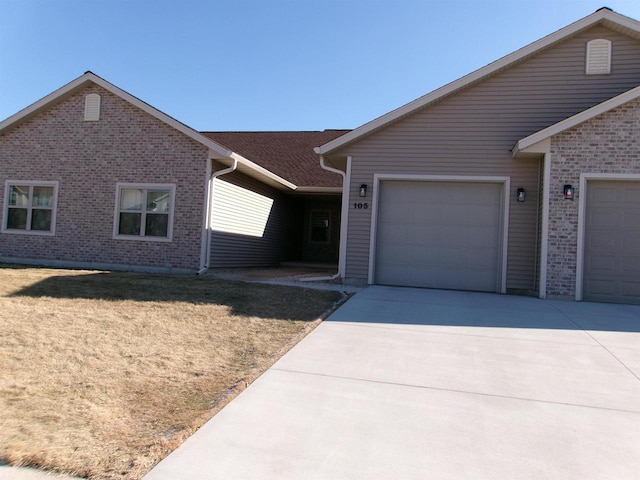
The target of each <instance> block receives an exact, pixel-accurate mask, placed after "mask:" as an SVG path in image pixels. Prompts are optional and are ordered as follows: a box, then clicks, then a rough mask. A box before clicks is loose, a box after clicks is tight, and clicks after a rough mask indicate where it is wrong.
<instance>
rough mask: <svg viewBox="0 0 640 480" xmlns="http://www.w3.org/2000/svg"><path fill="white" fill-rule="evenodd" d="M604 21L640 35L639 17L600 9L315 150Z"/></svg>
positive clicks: (346, 140) (322, 151)
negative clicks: (636, 18)
mask: <svg viewBox="0 0 640 480" xmlns="http://www.w3.org/2000/svg"><path fill="white" fill-rule="evenodd" d="M601 22H602V23H605V24H609V25H611V24H613V25H616V26H618V27H620V28H623V29H627V30H630V31H633V32H634V33H636V34H638V35H640V22H638V21H637V20H634V19H632V18H629V17H626V16H624V15H621V14H619V13H616V12H614V11H613V10H611V9H610V8H609V7H602V8H599V9H598V10H596V11H595V12H594V13H592V14H590V15H588V16H586V17H584V18H582V19H580V20H577V21H575V22H573V23H571V24H569V25H567V26H565V27H563V28H561V29H560V30H557V31H555V32H553V33H551V34H549V35H546V36H544V37H542V38H541V39H539V40H536V41H535V42H533V43H530V44H528V45H526V46H524V47H522V48H520V49H518V50H516V51H514V52H512V53H510V54H508V55H506V56H504V57H501V58H499V59H498V60H495V61H493V62H491V63H489V64H488V65H485V66H484V67H482V68H479V69H478V70H475V71H473V72H471V73H469V74H467V75H465V76H463V77H460V78H459V79H457V80H454V81H453V82H450V83H448V84H446V85H444V86H442V87H439V88H437V89H436V90H433V91H432V92H430V93H427V94H426V95H423V96H421V97H419V98H417V99H416V100H413V101H412V102H409V103H407V104H405V105H403V106H401V107H399V108H397V109H395V110H392V111H391V112H389V113H387V114H385V115H382V116H380V117H378V118H376V119H374V120H372V121H370V122H367V123H365V124H363V125H361V126H360V127H358V128H356V129H354V130H352V131H351V132H349V133H346V134H345V135H343V136H341V137H339V138H336V139H334V140H332V141H330V142H327V143H325V144H322V145H320V146H319V147H316V148H315V152H316V154H318V155H327V154H330V153H332V152H334V151H336V150H337V149H339V148H341V147H344V146H345V145H347V144H350V143H352V142H355V141H356V140H359V139H360V138H362V137H364V136H366V135H368V134H370V133H372V132H374V131H376V130H379V129H381V128H384V127H386V126H387V125H389V124H391V123H393V122H395V121H397V120H399V119H401V118H403V117H406V116H407V115H410V114H411V113H413V112H415V111H417V110H419V109H421V108H424V107H426V106H428V105H429V104H432V103H434V102H436V101H438V100H440V99H442V98H444V97H446V96H448V95H451V94H453V93H455V92H457V91H459V90H462V89H464V88H466V87H468V86H470V85H472V84H475V83H477V82H480V81H482V80H484V79H486V78H489V77H491V76H492V75H495V74H496V73H497V72H499V71H502V70H504V69H506V68H508V67H510V66H512V65H514V64H516V63H517V62H520V61H522V60H524V59H525V58H527V57H530V56H532V55H534V54H536V53H538V52H540V51H542V50H543V49H545V48H548V47H550V46H552V45H554V44H556V43H558V42H561V41H562V40H565V39H567V38H568V37H570V36H572V35H575V34H577V33H578V32H580V31H582V30H585V29H587V28H590V27H592V26H594V25H596V24H598V23H601Z"/></svg>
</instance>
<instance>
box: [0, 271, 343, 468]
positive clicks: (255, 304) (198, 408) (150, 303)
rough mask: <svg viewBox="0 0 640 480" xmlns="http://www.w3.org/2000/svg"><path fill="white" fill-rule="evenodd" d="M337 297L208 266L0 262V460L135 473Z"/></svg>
mask: <svg viewBox="0 0 640 480" xmlns="http://www.w3.org/2000/svg"><path fill="white" fill-rule="evenodd" d="M340 301H341V294H339V293H337V292H323V291H315V290H308V289H301V288H295V287H284V286H272V285H259V284H248V283H239V282H231V281H221V280H217V279H215V278H213V277H211V276H202V277H195V276H193V277H188V276H165V275H145V274H134V273H115V272H111V273H105V272H93V271H77V270H76V271H73V270H56V269H42V268H30V267H16V266H9V265H0V464H1V463H2V462H3V461H4V462H7V463H9V464H11V465H22V466H36V467H40V468H44V469H48V470H53V471H58V472H62V473H69V474H73V475H77V476H81V477H87V478H92V479H122V478H127V479H136V478H140V477H142V476H143V475H144V474H145V473H147V472H148V471H149V470H150V468H151V467H152V466H153V465H155V464H156V463H157V462H158V461H159V460H161V459H162V458H163V457H164V456H166V455H167V454H168V453H169V452H170V451H171V450H173V449H174V448H175V447H177V446H178V445H179V444H180V443H182V441H183V440H184V439H186V438H187V437H188V436H189V435H190V434H191V433H193V432H194V431H195V430H196V429H197V428H198V427H200V426H201V425H202V424H203V423H204V422H205V421H206V420H208V419H209V418H211V416H212V415H214V414H215V413H216V412H217V411H218V410H219V409H220V408H221V407H222V406H223V405H224V404H225V403H226V402H228V401H229V400H230V399H231V398H232V397H233V396H234V395H235V394H237V393H239V392H240V391H241V390H242V389H243V388H244V387H245V386H246V385H247V384H248V383H250V382H251V381H252V380H253V379H255V378H256V377H257V376H258V375H260V373H262V372H263V371H264V370H266V368H268V367H269V366H270V365H271V364H272V363H273V362H274V361H275V360H277V358H279V357H280V356H281V355H282V354H283V353H284V352H285V351H286V350H288V349H289V348H291V347H292V346H293V345H294V344H295V343H296V342H297V341H299V340H300V338H302V336H303V335H304V334H305V333H307V332H308V331H310V329H312V328H313V327H314V326H315V325H317V323H318V320H317V319H318V318H319V317H320V316H321V315H322V314H323V313H324V312H327V311H328V310H330V309H331V308H332V307H333V306H335V305H336V304H337V302H340Z"/></svg>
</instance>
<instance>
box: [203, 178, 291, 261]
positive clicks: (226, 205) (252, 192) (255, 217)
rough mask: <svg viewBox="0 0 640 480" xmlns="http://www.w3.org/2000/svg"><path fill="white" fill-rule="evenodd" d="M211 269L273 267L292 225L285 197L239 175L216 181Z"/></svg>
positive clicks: (282, 253) (287, 247) (286, 246)
mask: <svg viewBox="0 0 640 480" xmlns="http://www.w3.org/2000/svg"><path fill="white" fill-rule="evenodd" d="M213 189H214V193H213V195H214V202H213V208H212V218H211V227H212V231H211V265H210V266H211V267H214V268H215V267H231V266H233V267H240V266H265V265H276V264H278V263H279V262H281V261H283V260H285V259H286V257H287V253H288V251H289V250H290V245H289V241H290V239H291V238H292V236H291V228H292V226H293V225H294V224H295V222H294V221H293V220H294V218H292V217H293V215H292V210H291V202H290V200H289V198H288V197H286V196H285V195H283V194H282V193H280V192H278V191H277V190H275V189H272V188H270V187H268V186H266V185H264V184H261V183H260V182H258V181H256V180H254V179H252V178H249V177H247V176H246V175H243V174H241V173H238V172H234V173H232V174H228V175H224V176H221V177H219V178H217V179H216V180H215V183H214V187H213Z"/></svg>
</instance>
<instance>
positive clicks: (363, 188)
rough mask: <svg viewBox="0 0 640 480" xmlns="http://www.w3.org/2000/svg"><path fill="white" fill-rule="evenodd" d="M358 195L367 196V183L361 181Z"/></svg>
mask: <svg viewBox="0 0 640 480" xmlns="http://www.w3.org/2000/svg"><path fill="white" fill-rule="evenodd" d="M360 196H361V197H366V196H367V184H366V183H363V184H362V185H360Z"/></svg>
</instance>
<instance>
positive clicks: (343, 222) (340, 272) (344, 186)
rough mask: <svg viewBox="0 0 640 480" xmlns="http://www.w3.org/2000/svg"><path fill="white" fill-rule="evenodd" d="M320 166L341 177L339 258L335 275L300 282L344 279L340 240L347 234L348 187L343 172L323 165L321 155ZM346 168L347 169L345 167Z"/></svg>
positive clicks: (342, 247)
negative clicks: (346, 208)
mask: <svg viewBox="0 0 640 480" xmlns="http://www.w3.org/2000/svg"><path fill="white" fill-rule="evenodd" d="M316 151H317V150H316ZM320 166H321V167H322V168H323V169H324V170H327V171H328V172H333V173H337V174H339V175H340V176H341V177H342V215H341V216H340V246H339V248H340V257H339V261H338V273H336V274H335V275H331V276H327V277H312V278H301V279H300V281H301V282H322V281H328V280H336V279H338V278H341V277H344V275H343V273H344V255H343V249H344V248H346V242H343V241H342V239H343V238H346V234H347V231H346V227H347V225H346V223H347V217H346V215H345V206H348V203H345V190H346V189H347V188H348V185H347V183H346V173H345V172H343V171H342V170H338V169H337V168H333V167H330V166H329V165H327V164H326V163H324V156H323V155H320ZM347 168H349V167H348V166H347Z"/></svg>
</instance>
